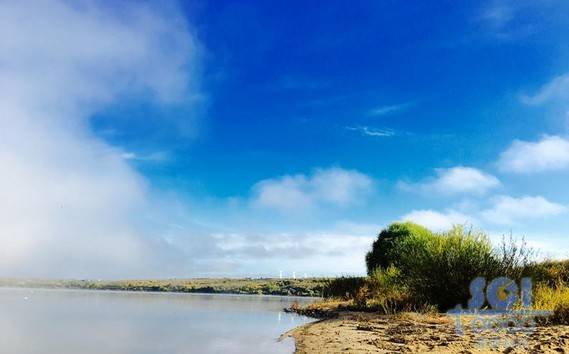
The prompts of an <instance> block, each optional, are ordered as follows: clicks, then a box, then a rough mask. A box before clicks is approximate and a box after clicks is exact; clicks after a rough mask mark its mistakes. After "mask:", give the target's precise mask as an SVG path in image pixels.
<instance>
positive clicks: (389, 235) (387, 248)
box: [366, 222, 432, 275]
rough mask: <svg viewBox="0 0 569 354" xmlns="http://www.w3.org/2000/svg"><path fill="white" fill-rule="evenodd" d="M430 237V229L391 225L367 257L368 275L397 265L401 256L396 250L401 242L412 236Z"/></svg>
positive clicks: (406, 223)
mask: <svg viewBox="0 0 569 354" xmlns="http://www.w3.org/2000/svg"><path fill="white" fill-rule="evenodd" d="M429 235H432V234H431V232H430V231H429V230H428V229H426V228H424V227H422V226H420V225H417V224H414V223H412V222H405V223H399V222H396V223H393V224H391V225H389V226H388V227H387V228H386V229H384V230H382V231H381V232H380V233H379V235H378V237H377V239H376V240H375V241H374V243H373V245H372V249H371V251H370V252H368V253H367V255H366V265H367V272H368V275H371V274H372V273H373V271H374V270H376V269H377V268H384V269H385V268H387V267H389V266H390V265H394V264H396V262H397V260H398V259H399V258H400V257H399V256H400V255H399V254H398V253H397V252H395V251H394V250H395V249H396V248H397V244H398V243H399V242H400V241H402V240H404V239H406V238H408V237H410V236H419V237H427V236H429Z"/></svg>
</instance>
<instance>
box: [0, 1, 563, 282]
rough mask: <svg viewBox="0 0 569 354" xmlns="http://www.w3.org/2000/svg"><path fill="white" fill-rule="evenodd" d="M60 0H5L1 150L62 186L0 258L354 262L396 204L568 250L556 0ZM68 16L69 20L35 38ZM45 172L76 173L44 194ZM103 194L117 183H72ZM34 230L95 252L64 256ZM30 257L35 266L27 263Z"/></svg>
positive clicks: (268, 268)
mask: <svg viewBox="0 0 569 354" xmlns="http://www.w3.org/2000/svg"><path fill="white" fill-rule="evenodd" d="M57 3H58V5H57V6H55V7H50V8H49V11H47V12H46V14H45V15H43V16H40V15H31V14H30V13H29V7H28V6H29V4H28V5H2V6H4V7H6V9H5V10H6V11H5V13H8V14H12V17H11V18H14V14H17V15H19V16H22V17H28V22H29V23H28V24H27V27H26V28H25V29H22V28H20V25H19V24H18V23H17V22H16V21H9V20H8V19H7V20H6V21H5V22H7V23H8V24H6V25H4V26H5V29H4V30H3V32H4V35H3V37H5V38H3V39H2V40H3V43H4V44H2V46H3V47H0V49H2V52H4V53H3V54H1V56H0V59H1V60H0V63H1V62H6V63H8V65H5V66H4V68H3V69H1V71H0V73H1V74H2V76H0V77H3V78H5V80H4V84H2V87H1V88H2V90H0V94H2V95H4V97H6V98H7V99H9V100H10V102H11V104H8V105H7V107H5V108H4V109H5V110H6V112H8V113H9V114H6V116H7V117H10V118H6V119H4V123H3V124H4V127H5V128H6V129H9V131H11V132H12V134H11V136H12V137H18V138H13V142H11V143H7V144H6V145H5V146H6V147H5V149H4V150H5V151H6V152H7V153H9V154H8V155H7V156H12V157H13V159H10V160H8V158H7V157H4V158H5V159H6V160H5V161H3V162H4V164H5V165H6V166H12V165H13V164H14V163H17V164H18V166H20V165H22V166H29V168H28V167H26V168H23V169H15V167H14V171H16V172H13V173H12V174H10V173H8V176H7V177H5V178H6V180H10V181H19V182H17V183H16V185H17V187H20V188H19V189H18V191H19V190H22V191H30V190H32V189H30V188H32V186H33V187H34V188H36V187H37V188H38V190H39V191H40V192H39V193H40V194H39V195H38V194H36V198H38V199H39V198H40V196H41V195H43V198H41V199H42V200H46V201H48V202H49V203H48V202H46V203H45V205H43V204H41V203H38V202H35V199H34V198H33V197H32V199H31V203H32V206H33V208H31V209H30V210H31V211H29V213H30V215H34V216H36V217H39V218H42V220H43V219H45V220H46V221H45V223H46V227H45V228H44V234H43V235H44V236H42V235H40V234H41V232H40V231H38V230H35V229H22V228H21V227H20V224H18V222H15V221H14V222H13V224H14V225H13V226H12V227H8V230H12V229H13V230H17V231H16V232H15V233H9V232H6V236H5V237H4V239H3V242H4V243H5V244H8V245H10V246H11V247H12V248H13V249H14V250H16V251H18V252H19V253H16V254H19V256H18V257H14V260H13V261H11V262H10V263H8V262H7V263H5V264H0V266H2V267H1V268H0V270H2V273H5V274H12V273H17V274H20V273H21V274H23V275H40V276H52V275H54V274H56V275H61V276H69V277H74V276H88V277H94V276H95V277H96V276H102V277H125V276H194V275H208V276H220V275H230V276H240V275H252V276H258V275H275V274H278V272H279V271H280V270H282V271H284V272H285V273H286V274H289V273H290V274H291V273H292V272H296V273H297V274H304V273H306V274H308V275H323V274H324V275H334V274H346V273H362V272H364V263H363V256H364V253H365V251H366V250H367V248H368V247H369V245H370V242H371V240H372V239H373V237H374V235H375V234H377V232H378V231H379V230H380V229H381V228H382V227H384V226H385V225H387V224H388V223H390V222H393V221H396V220H413V221H416V222H420V223H423V224H426V225H427V226H429V227H431V228H433V229H435V230H444V229H446V228H448V227H450V225H452V224H457V223H468V224H471V225H473V226H474V227H477V228H478V227H480V228H483V229H485V230H486V231H488V232H489V234H490V235H491V237H492V238H493V239H494V240H496V241H498V240H499V239H500V237H501V235H503V234H505V233H509V232H512V233H513V234H514V236H518V237H522V236H523V237H525V238H526V240H527V241H528V242H529V244H530V245H532V246H534V247H537V248H540V249H542V254H543V255H545V256H555V257H559V256H566V255H567V252H566V250H569V248H568V246H569V241H567V230H568V227H569V221H568V220H569V218H568V216H569V189H568V188H567V180H568V179H567V178H568V177H569V134H568V133H569V103H568V99H569V60H568V59H569V43H568V42H567V41H566V35H565V34H566V33H567V30H568V29H569V16H568V15H567V14H568V13H569V12H567V10H569V8H568V5H567V4H566V3H564V2H563V1H544V2H539V3H537V2H532V1H465V2H456V1H442V2H440V1H439V2H434V1H411V2H409V1H408V2H396V1H359V2H356V3H349V4H348V3H347V2H343V1H330V2H326V6H322V4H320V3H317V2H305V1H298V2H295V1H283V2H262V1H228V2H224V1H183V2H177V3H176V2H170V3H168V5H167V6H163V7H158V5H157V4H156V3H153V2H141V3H136V2H132V3H129V2H127V3H125V5H124V6H123V5H121V6H120V7H116V5H111V4H109V3H105V2H96V1H94V2H91V1H85V2H82V3H81V5H80V6H71V5H70V3H68V2H65V1H62V2H57ZM105 15H108V16H107V17H108V18H105ZM6 16H8V15H6ZM16 17H17V16H16ZM29 17H31V18H29ZM65 19H72V20H73V21H74V22H73V23H75V26H76V27H77V28H76V33H77V34H76V35H68V32H66V31H67V30H66V29H65V28H59V29H58V27H57V26H56V27H55V29H53V30H51V29H50V31H48V32H49V33H48V34H47V35H44V32H40V31H42V30H43V31H45V29H42V25H44V24H45V23H48V24H49V23H52V22H53V23H59V22H61V21H62V20H65ZM101 29H102V30H101ZM58 31H61V32H58ZM38 33H42V36H43V37H45V38H43V40H44V42H41V41H33V40H31V39H30V38H33V37H34V36H37V35H38ZM50 36H51V37H50ZM14 38H17V39H18V38H19V39H20V40H19V41H12V39H14ZM42 43H53V44H54V45H52V46H50V47H49V48H47V46H43V45H42ZM14 48H15V49H14ZM28 51H29V52H30V53H38V52H39V53H42V54H43V56H42V55H40V56H37V55H32V54H26V53H28ZM36 57H37V58H36ZM22 58H23V59H24V60H22ZM16 63H25V64H22V65H20V64H16ZM24 65H25V66H24ZM30 68H31V72H34V73H35V72H37V73H38V74H40V75H37V77H40V76H41V77H46V73H50V74H53V77H52V76H51V75H47V78H46V79H44V80H42V81H41V82H39V81H37V80H38V79H37V78H36V77H30V75H28V74H27V73H28V72H30ZM53 68H56V70H55V71H54V69H53ZM54 73H56V74H54ZM50 80H51V81H50ZM14 83H15V84H14ZM8 84H10V85H8ZM28 84H29V85H28ZM38 84H41V85H39V87H40V88H42V89H43V88H45V91H40V90H37V89H34V90H32V89H31V88H30V87H37V86H38ZM14 85H15V87H17V88H18V89H16V90H14V89H13V87H14ZM20 86H21V89H20ZM8 88H10V89H8ZM12 92H15V93H12ZM46 92H48V93H49V94H47V95H46V94H44V93H46ZM54 92H55V93H54ZM52 96H53V97H52ZM46 97H47V98H46ZM30 102H32V103H33V104H32V105H30ZM28 106H32V107H37V109H35V110H31V111H30V112H27V111H26V112H20V111H23V109H22V107H28ZM13 112H17V113H16V114H13ZM46 112H51V115H53V116H54V117H57V119H56V118H53V119H52V118H50V117H47V118H46V116H47V115H48V114H47V113H46ZM61 117H63V118H61ZM22 122H29V124H28V125H24V124H23V123H22ZM30 127H32V128H34V127H40V128H41V129H40V130H41V131H42V132H43V133H42V134H39V133H37V130H35V129H30ZM0 136H2V135H0ZM23 140H34V141H38V142H41V143H37V145H38V146H37V148H38V149H37V150H33V149H32V150H29V149H28V148H29V147H27V146H24V145H25V144H23V143H22V141H23ZM63 143H67V144H63ZM44 145H45V146H44ZM48 147H49V148H48ZM51 147H53V149H52V148H51ZM39 151H41V152H39ZM69 151H75V153H74V154H73V156H75V155H77V156H76V161H77V162H76V163H74V162H73V161H75V160H73V159H71V162H69V161H67V160H68V157H67V156H68V154H69ZM99 159H101V161H99ZM38 161H49V162H50V163H49V166H48V167H46V169H47V170H46V171H44V170H42V171H41V172H38V171H37V168H39V167H37V166H38ZM109 161H111V162H109ZM10 164H12V165H10ZM48 172H49V173H48ZM43 173H45V174H43ZM30 176H41V177H36V178H35V179H30V180H28V179H27V177H30ZM44 176H45V177H44ZM48 176H55V177H53V178H54V180H57V181H75V182H73V183H71V182H70V183H71V184H66V183H67V182H62V184H61V187H60V189H61V193H59V192H50V193H48V194H47V195H44V194H46V193H44V191H45V190H50V189H51V187H50V186H51V185H52V184H50V183H51V181H52V180H51V179H49V177H48ZM30 178H31V177H30ZM36 179H37V180H38V181H36ZM109 181H112V183H111V182H109ZM48 182H49V183H48ZM13 183H14V182H12V185H11V186H10V187H5V188H9V190H12V189H13ZM78 185H79V186H81V187H77V186H78ZM9 190H8V189H7V191H9ZM93 190H96V191H98V193H100V195H104V196H105V198H106V199H104V200H101V201H99V200H97V201H93V200H92V199H93V197H89V198H87V200H88V201H86V200H84V199H82V198H79V197H77V198H75V199H69V196H68V194H69V193H75V192H77V193H76V195H93V194H94V193H96V192H92V191H93ZM125 190H126V191H127V192H125ZM70 191H74V192H70ZM13 193H15V192H13ZM22 193H23V192H22ZM22 193H15V195H14V199H15V200H16V199H17V200H21V199H22V198H21V197H22ZM28 200H30V199H28ZM53 205H61V206H62V207H61V208H63V209H64V210H63V211H61V212H59V213H58V214H57V215H56V216H55V217H54V216H53V215H52V213H53V211H52V210H53V209H52V208H51V209H50V206H53ZM111 205H118V206H119V207H118V211H117V213H116V214H113V215H109V214H108V212H107V211H108V207H109V206H111ZM24 206H25V208H24ZM24 206H23V207H22V208H23V210H28V206H29V205H28V204H25V205H24ZM8 207H9V206H8V205H7V204H6V206H5V207H4V209H7V208H8ZM67 210H73V211H74V212H73V213H76V214H77V215H76V216H77V217H78V218H79V219H78V220H82V222H83V224H81V223H79V221H78V222H77V224H78V226H75V225H68V224H67V223H66V222H64V220H68V219H69V217H70V214H69V212H68V211H67ZM5 214H6V213H5ZM111 214H112V213H111ZM19 215H21V214H19ZM22 219H23V220H25V218H22ZM53 220H59V221H57V222H54V221H53ZM22 222H23V221H22ZM82 225H84V226H83V227H84V228H85V229H89V230H95V231H96V232H95V231H92V232H91V234H90V233H89V232H90V231H87V232H85V231H83V230H81V229H82V228H83V227H82ZM90 225H95V226H94V227H93V228H90V227H89V226H90ZM99 225H104V226H105V227H104V228H101V229H100V230H99V229H98V227H99ZM78 227H79V232H78ZM22 230H23V231H22ZM45 230H47V231H45ZM101 234H104V235H105V236H104V237H103V238H101V236H100V235H101ZM18 235H20V236H18ZM45 235H49V237H47V236H45ZM62 235H64V236H62ZM114 235H121V236H120V237H115V236H114ZM18 237H19V240H24V241H25V242H24V241H21V242H17V239H18ZM117 240H119V241H117ZM42 242H44V243H50V244H53V243H59V244H61V243H65V244H69V245H72V246H69V249H68V250H67V251H66V252H67V253H73V254H77V255H85V258H84V259H87V260H88V261H85V264H82V265H81V266H79V267H70V265H74V264H75V263H76V262H77V260H76V259H75V258H74V257H69V256H67V253H65V252H63V251H62V252H61V254H60V253H58V251H57V250H53V249H51V248H48V249H47V250H45V249H44V250H43V251H41V250H39V249H40V245H43V243H42ZM99 243H100V246H99V247H100V248H98V249H99V250H100V252H87V251H86V250H88V249H89V247H90V246H89V245H93V244H95V245H97V244H99ZM133 249H135V250H137V251H136V252H133ZM92 253H94V254H95V256H93V254H92ZM32 255H33V257H34V259H37V258H39V259H40V260H41V262H43V263H41V262H34V263H33V264H32V265H31V266H29V267H23V268H22V266H21V265H22V264H23V263H25V262H26V261H27V260H29V259H30V258H32ZM38 255H39V256H38ZM126 255H128V256H126ZM91 258H92V259H91ZM28 264H29V262H28ZM103 264H105V267H107V265H108V268H109V269H104V268H105V267H103ZM70 268H73V270H70Z"/></svg>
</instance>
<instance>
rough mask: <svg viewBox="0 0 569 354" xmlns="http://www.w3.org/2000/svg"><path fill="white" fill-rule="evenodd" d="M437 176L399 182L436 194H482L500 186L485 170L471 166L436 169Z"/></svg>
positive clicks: (403, 185) (411, 188) (400, 184)
mask: <svg viewBox="0 0 569 354" xmlns="http://www.w3.org/2000/svg"><path fill="white" fill-rule="evenodd" d="M436 172H437V177H436V178H433V179H430V180H427V181H424V182H421V183H417V184H408V183H403V182H401V183H399V186H400V187H401V188H403V189H407V190H418V191H421V192H425V193H433V192H434V193H438V194H484V193H486V192H488V191H489V190H491V189H493V188H496V187H498V186H500V181H499V180H498V179H497V178H496V177H494V176H492V175H490V174H488V173H485V172H482V171H480V170H478V169H475V168H471V167H463V166H458V167H453V168H448V169H447V168H444V169H443V168H441V169H437V170H436Z"/></svg>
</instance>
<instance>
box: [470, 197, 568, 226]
mask: <svg viewBox="0 0 569 354" xmlns="http://www.w3.org/2000/svg"><path fill="white" fill-rule="evenodd" d="M567 210H568V209H567V207H566V206H563V205H561V204H557V203H553V202H550V201H548V200H547V199H545V198H543V197H541V196H536V197H530V196H524V197H521V198H513V197H510V196H499V197H496V198H494V200H493V206H492V207H491V208H490V209H487V210H484V211H482V212H481V216H482V217H483V218H484V219H485V220H487V221H489V222H492V223H495V224H504V225H509V224H514V223H516V222H518V221H528V220H535V219H541V218H545V217H550V216H556V215H560V214H563V213H565V212H567Z"/></svg>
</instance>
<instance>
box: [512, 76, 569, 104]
mask: <svg viewBox="0 0 569 354" xmlns="http://www.w3.org/2000/svg"><path fill="white" fill-rule="evenodd" d="M567 98H569V73H566V74H563V75H559V76H557V77H555V78H553V79H552V80H551V81H549V82H548V83H546V84H545V85H543V86H542V87H541V88H540V89H539V90H538V91H537V92H536V93H535V94H533V95H525V96H522V98H521V100H522V102H523V103H525V104H527V105H541V104H543V103H546V102H548V101H551V100H555V99H567Z"/></svg>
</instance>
